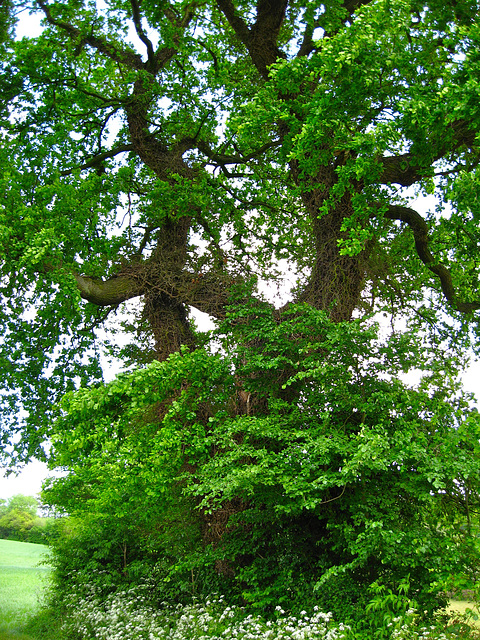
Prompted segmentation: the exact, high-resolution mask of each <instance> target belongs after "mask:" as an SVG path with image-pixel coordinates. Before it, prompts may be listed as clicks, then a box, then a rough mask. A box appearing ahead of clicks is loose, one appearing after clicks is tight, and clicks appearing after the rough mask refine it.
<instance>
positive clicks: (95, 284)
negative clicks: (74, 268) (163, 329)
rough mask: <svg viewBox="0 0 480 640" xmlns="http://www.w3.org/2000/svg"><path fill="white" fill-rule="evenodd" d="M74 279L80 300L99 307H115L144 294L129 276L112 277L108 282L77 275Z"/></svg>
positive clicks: (142, 288)
mask: <svg viewBox="0 0 480 640" xmlns="http://www.w3.org/2000/svg"><path fill="white" fill-rule="evenodd" d="M74 277H75V281H76V283H77V287H78V290H79V291H80V295H81V296H82V298H83V299H84V300H87V301H88V302H91V303H92V304H95V305H97V306H99V307H110V306H117V305H119V304H120V303H122V302H125V301H126V300H130V299H131V298H136V297H137V296H141V295H143V294H144V293H145V287H144V286H143V285H141V284H140V283H139V282H138V281H137V280H136V279H135V278H133V277H131V276H121V275H120V276H114V277H113V278H110V279H109V280H99V279H97V278H90V277H88V276H82V275H79V274H74Z"/></svg>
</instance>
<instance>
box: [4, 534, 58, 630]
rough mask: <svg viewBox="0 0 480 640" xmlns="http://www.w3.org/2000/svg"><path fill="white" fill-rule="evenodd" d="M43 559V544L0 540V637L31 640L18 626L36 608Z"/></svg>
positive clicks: (44, 579) (45, 571)
mask: <svg viewBox="0 0 480 640" xmlns="http://www.w3.org/2000/svg"><path fill="white" fill-rule="evenodd" d="M47 558H48V547H45V546H44V545H41V544H30V543H27V542H15V541H13V540H0V640H31V636H29V635H26V634H23V633H22V628H23V627H24V625H25V623H26V622H27V621H28V620H29V618H31V617H32V616H33V615H34V614H35V613H36V612H37V611H38V609H39V603H40V598H41V595H42V591H43V589H44V587H45V584H46V582H47V578H48V574H49V571H50V568H49V567H48V566H45V565H41V564H40V563H41V562H42V561H45V560H46V559H47Z"/></svg>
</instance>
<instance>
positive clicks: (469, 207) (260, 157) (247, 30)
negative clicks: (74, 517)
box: [0, 0, 480, 604]
mask: <svg viewBox="0 0 480 640" xmlns="http://www.w3.org/2000/svg"><path fill="white" fill-rule="evenodd" d="M479 9H480V7H479V6H478V2H476V1H474V0H465V1H454V0H449V1H447V2H439V1H437V0H423V1H422V2H419V1H417V0H331V1H330V2H325V3H323V4H321V3H313V2H300V1H297V0H257V2H248V1H247V0H241V1H240V0H238V1H236V2H234V1H233V0H211V1H203V0H193V1H182V0H172V1H171V2H166V1H165V2H163V1H162V2H151V0H106V1H105V2H101V3H100V2H95V1H90V2H84V1H83V0H68V1H65V2H50V1H46V0H36V1H35V2H33V1H32V2H29V1H28V0H11V2H10V3H7V4H4V5H2V9H1V14H0V35H1V37H2V42H3V44H2V45H1V47H2V48H1V64H2V75H1V78H0V91H1V94H2V96H3V98H4V99H3V100H2V103H1V105H0V109H1V111H0V117H1V124H0V127H1V139H2V144H1V148H0V154H1V165H2V175H1V177H0V180H1V191H2V194H3V195H2V199H1V210H0V238H1V243H0V252H1V283H2V284H1V287H2V288H1V292H0V294H1V297H2V300H1V302H2V304H1V310H0V313H1V322H2V325H3V332H2V339H1V344H0V349H1V350H0V363H1V366H0V371H1V374H2V376H3V378H2V383H3V392H2V395H1V400H2V403H3V405H2V406H3V408H2V412H3V413H2V424H3V425H4V431H3V438H4V443H5V445H6V450H7V453H8V454H9V455H10V454H11V446H12V445H11V443H12V442H13V446H14V447H15V450H16V456H17V458H19V459H27V458H28V457H29V456H32V455H36V456H42V455H43V454H42V447H43V446H44V443H45V441H46V440H47V439H50V441H51V442H53V449H52V456H53V457H52V459H53V461H54V464H59V465H61V466H64V467H67V468H69V469H70V470H72V473H71V474H70V476H69V478H67V479H65V480H62V481H61V482H60V483H59V484H58V485H57V486H56V488H55V487H53V488H52V489H51V491H52V493H51V500H52V501H53V502H55V501H56V503H57V504H61V505H63V508H65V509H66V510H67V511H69V512H72V511H75V507H74V505H73V504H72V503H71V502H70V498H69V495H70V496H73V495H81V496H83V498H84V501H83V502H82V503H81V504H82V506H81V507H78V508H79V509H80V510H81V509H85V510H88V509H89V508H90V507H87V506H85V505H90V506H92V505H94V506H93V507H92V509H93V510H94V511H98V510H100V512H101V513H103V514H107V515H108V514H110V515H112V513H113V511H115V516H116V517H117V521H118V516H119V515H122V514H123V515H122V517H123V516H124V517H125V520H124V522H125V523H126V524H125V527H126V528H127V529H128V530H129V531H130V530H131V528H132V527H134V528H135V526H137V527H138V528H139V530H140V532H141V535H140V534H139V535H140V538H141V540H142V543H141V545H140V546H142V545H143V550H144V552H145V548H146V547H148V544H149V543H148V542H147V540H149V539H150V538H149V535H150V534H152V529H151V528H150V529H149V530H148V526H147V523H146V522H145V521H144V519H145V518H146V514H150V516H151V518H154V517H155V518H160V519H161V518H162V517H163V518H164V520H163V522H164V523H165V522H166V520H168V522H169V523H170V529H168V527H166V528H164V529H162V527H160V525H159V527H158V528H157V529H156V532H157V533H156V535H157V536H158V535H160V534H158V531H160V529H162V531H163V532H164V535H165V536H166V538H168V540H169V544H171V543H172V540H173V535H172V533H171V530H174V529H175V522H177V523H178V521H179V520H181V517H180V516H179V515H178V509H180V507H179V506H178V505H179V504H181V505H182V507H181V508H182V509H183V511H182V513H186V512H187V511H188V510H189V508H190V507H191V508H192V509H193V511H195V510H196V512H197V513H200V514H201V523H200V524H199V529H198V536H199V539H200V540H201V541H202V544H203V548H204V549H206V548H209V549H210V550H213V551H212V554H213V555H212V556H211V557H210V559H211V562H212V563H214V564H215V567H216V570H217V572H219V573H220V574H221V575H223V576H230V577H231V578H232V579H235V580H236V581H237V584H241V585H243V587H242V588H243V597H244V598H245V599H246V600H251V601H254V600H255V599H257V600H258V599H260V600H262V598H263V600H262V602H266V603H267V604H268V602H270V600H269V597H270V596H269V595H268V593H269V592H268V589H269V588H271V589H273V591H272V593H273V592H274V591H275V589H276V587H275V588H274V587H267V586H265V584H264V582H262V580H263V578H261V577H260V576H263V577H265V576H269V577H271V576H272V575H273V573H275V571H277V573H278V584H279V585H285V584H287V583H288V576H289V575H290V574H291V572H292V571H293V570H294V569H293V567H294V568H295V570H297V571H298V576H303V577H305V576H309V577H308V580H307V579H306V578H305V580H304V582H303V583H302V584H304V585H307V586H305V589H310V588H311V589H316V590H317V591H318V589H320V586H319V585H320V584H323V582H321V580H324V578H325V576H328V575H334V574H335V575H337V577H338V575H340V574H339V573H338V571H340V570H339V567H343V569H342V571H343V574H344V575H347V574H346V572H347V569H348V571H350V572H351V574H349V575H355V576H356V577H357V578H358V576H361V579H362V580H364V581H366V582H367V583H368V582H369V581H370V582H372V581H374V580H376V579H378V578H379V577H380V576H382V579H385V580H387V579H390V578H391V579H392V580H394V581H395V580H397V579H400V577H402V576H403V577H404V576H405V573H406V572H407V571H408V567H413V568H414V569H412V571H413V572H416V573H415V576H416V577H415V580H417V582H418V584H420V583H422V584H423V582H425V583H429V584H430V582H432V580H431V573H429V572H431V571H432V570H433V569H432V566H433V567H436V569H435V570H437V569H438V575H440V573H441V567H440V555H441V553H443V552H444V556H445V557H446V556H448V558H449V560H448V562H447V561H446V560H445V563H446V564H445V566H447V565H448V567H450V568H452V567H453V566H454V565H455V563H456V562H459V558H460V557H461V555H462V554H461V553H460V552H458V544H459V543H458V539H457V538H456V537H455V533H454V532H455V531H456V530H458V528H457V529H456V527H457V524H458V522H454V520H455V517H454V516H453V515H452V521H451V522H450V524H448V525H447V523H446V521H445V520H444V525H443V528H441V527H440V528H439V527H438V526H437V525H438V520H439V519H442V518H444V515H441V514H442V513H443V511H442V509H443V507H444V506H445V504H447V503H448V504H449V505H457V507H458V508H459V509H460V511H461V512H462V513H464V514H465V513H466V512H468V504H470V503H468V500H470V502H471V501H472V500H473V499H474V497H475V495H476V486H477V484H476V482H477V477H478V471H477V470H476V467H475V464H474V460H475V457H476V456H477V449H478V434H477V431H478V426H477V424H478V420H477V417H476V413H475V412H474V411H472V410H471V409H470V408H469V405H468V403H467V402H466V400H465V399H464V398H463V397H462V396H461V394H460V393H459V388H458V383H457V382H456V379H455V375H456V373H457V371H458V370H459V368H460V367H461V365H462V363H463V360H464V356H465V350H466V349H467V348H471V347H473V348H474V349H475V348H476V340H475V338H476V336H477V331H478V311H479V310H480V287H479V260H480V253H479V248H478V245H479V241H480V229H479V217H480V208H479V185H480V182H479V180H480V173H479V168H478V163H479V159H480V142H479V132H480V100H479V97H480V96H479V93H480V91H479V85H480V80H479V78H480V53H479V52H480V46H479V45H480V22H479V20H478V14H479ZM24 10H28V11H30V12H35V13H38V14H40V15H41V16H42V19H43V25H44V29H43V31H42V33H41V35H39V36H38V37H36V38H22V39H15V37H14V34H15V20H16V16H18V15H20V14H21V12H22V11H24ZM422 197H423V201H422V200H419V198H422ZM286 273H287V274H288V278H286V276H285V274H286ZM292 281H293V282H294V284H291V283H292ZM289 282H290V284H289ZM278 291H280V292H281V296H282V298H281V301H280V298H279V297H278V296H275V295H274V294H275V293H276V292H278ZM262 292H263V293H262ZM192 309H196V310H199V311H201V312H204V313H206V314H208V315H209V316H210V318H211V319H212V320H213V321H214V323H215V327H216V329H215V331H214V333H213V334H212V335H210V334H205V333H202V332H201V331H198V330H197V329H196V328H195V326H194V323H193V322H192V319H191V316H190V314H191V310H192ZM379 314H383V315H384V316H385V317H387V319H389V320H390V326H391V335H390V336H389V337H383V335H379V333H378V328H377V329H376V328H375V322H374V319H375V318H378V317H379ZM381 331H382V332H385V331H386V330H385V328H382V329H381ZM125 334H130V339H129V340H128V341H126V340H125V339H124V336H125ZM108 358H114V359H117V360H120V361H121V362H122V363H123V366H124V368H125V371H126V373H124V375H123V376H121V377H120V378H118V379H117V380H116V381H114V382H111V383H109V384H107V385H102V384H100V382H101V381H102V376H103V373H102V367H105V366H107V367H108V364H107V365H105V363H106V362H107V361H108ZM149 363H150V364H149ZM412 370H414V371H417V372H418V371H423V380H422V382H421V383H420V384H419V385H418V387H417V388H415V389H412V388H409V387H408V386H407V385H406V383H405V381H404V377H403V376H404V374H405V373H406V372H408V371H412ZM81 386H83V390H82V391H80V392H79V393H77V394H72V393H71V392H73V391H74V390H75V389H78V388H79V387H81ZM65 394H67V395H66V396H65ZM63 396H65V397H64V399H63V400H62V401H61V402H60V399H61V398H62V397H63ZM20 408H22V409H23V411H22V412H20V411H19V409H20ZM12 438H13V440H12ZM453 450H455V451H462V452H463V454H462V456H460V457H456V458H452V455H451V453H452V451H453ZM73 489H75V491H74V492H73V493H72V491H73ZM76 491H78V494H75V492H76ZM142 491H143V492H146V493H145V494H144V495H147V496H148V495H150V497H151V502H150V507H149V509H150V510H149V509H146V508H145V501H143V502H142V501H138V496H139V495H140V494H141V493H142ZM378 491H381V494H382V496H383V498H382V500H380V501H379V500H378V499H377V498H376V497H375V496H376V492H378ZM69 492H70V493H69ZM134 496H137V501H136V502H135V499H134ZM161 496H163V498H162V499H164V502H163V503H162V501H161V499H160V498H161ZM167 496H168V498H167ZM180 496H181V498H180ZM127 498H128V499H127ZM129 500H130V501H131V502H128V501H129ZM132 501H133V502H132ZM431 501H433V503H431ZM127 503H128V504H130V507H131V508H130V507H129V509H128V510H126V511H125V508H124V506H122V505H125V504H127ZM152 504H155V505H157V506H156V507H155V509H156V512H155V513H156V515H155V514H152V512H151V508H153V507H152ZM427 504H428V505H429V506H428V508H426V505H427ZM112 505H116V506H115V507H114V506H112ZM158 505H163V506H158ZM188 505H190V507H189V506H188ZM192 505H193V506H192ZM432 505H433V506H432ZM442 505H443V506H442ZM176 509H177V511H176ZM162 514H163V515H162ZM165 514H168V515H165ZM182 517H183V516H182ZM165 518H166V520H165ZM122 522H123V521H122ZM272 522H275V523H276V524H275V527H276V532H277V533H276V534H275V535H274V533H273V532H272V529H271V528H270V529H269V528H268V526H269V525H268V523H270V524H271V523H272ZM228 523H230V524H228ZM233 523H237V524H236V525H234V524H233ZM167 529H168V530H169V531H170V533H169V534H167V533H165V531H167ZM147 530H148V531H149V533H148V535H147ZM252 531H255V532H257V533H255V534H254V535H253V534H252ZM137 533H138V530H137ZM162 535H163V534H162ZM228 535H230V537H231V541H230V546H229V547H228V548H227V547H226V546H224V545H223V546H222V544H223V543H222V541H223V539H224V538H225V536H227V537H228ZM269 535H270V537H268V536H269ZM192 536H193V534H192ZM252 536H253V537H252ZM160 537H161V536H160ZM162 540H163V542H162V541H159V539H158V537H157V540H156V544H157V545H160V546H161V544H165V545H167V543H166V542H165V539H163V538H162ZM189 540H190V542H189V543H188V544H190V545H192V546H191V547H189V549H192V548H196V547H195V544H194V540H195V536H193V537H192V538H191V539H190V538H189ZM248 540H249V542H248ZM419 540H421V541H422V543H421V544H419V542H418V541H419ZM177 543H178V544H177V547H176V548H177V550H176V551H175V552H173V551H171V548H170V552H171V554H172V560H171V563H172V564H171V566H176V567H177V568H178V567H179V566H180V565H181V562H180V560H179V558H183V559H184V555H185V553H186V551H185V548H186V547H182V549H183V550H179V547H181V546H182V545H181V544H180V542H178V541H177ZM457 543H458V544H457ZM185 544H187V543H185ZM167 546H168V545H167ZM187 546H188V545H187ZM412 549H422V552H421V553H417V551H415V553H414V552H413V551H412ZM454 549H455V550H456V551H455V552H454V551H453V550H454ZM240 550H242V552H241V553H240ZM139 553H140V552H139ZM192 553H193V552H192ZM175 554H176V555H175ZM182 554H184V555H183V556H182ZM412 554H413V555H412ZM422 554H423V555H422ZM240 556H241V558H240ZM279 557H281V559H282V561H281V562H280V564H278V562H277V561H278V558H279ZM463 557H466V556H465V554H464V556H463ZM192 558H193V555H192V556H191V557H190V562H191V564H190V565H188V566H189V568H191V567H192V566H193V564H195V563H194V561H193V560H192ZM202 558H203V560H202V562H205V556H202ZM239 558H240V559H239ZM253 558H254V559H255V560H252V559H253ZM262 558H263V564H262ZM273 558H274V559H276V560H275V562H277V564H276V565H275V568H274V567H273V566H272V565H271V563H272V562H274V560H273ZM402 558H403V559H402ZM406 558H408V560H407V559H406ZM124 560H125V558H124ZM197 560H198V557H197ZM182 561H183V560H182ZM125 562H126V561H125ZM179 563H180V564H179ZM192 563H193V564H192ZM389 563H391V567H392V568H391V571H390V574H388V575H389V576H390V577H388V576H387V573H388V572H387V571H386V569H385V567H386V566H387V565H389ZM409 563H410V564H409ZM187 564H188V563H187ZM182 566H184V568H185V567H186V566H187V565H182ZM252 567H253V568H252ZM445 570H446V569H445ZM335 572H337V573H335ZM192 575H193V574H192ZM438 575H437V578H438ZM312 576H313V577H312ZM321 576H324V578H321ZM392 576H393V577H392ZM429 576H430V577H429ZM266 579H267V578H265V580H266ZM325 579H326V578H325ZM358 579H360V578H358ZM345 580H346V578H345ZM412 580H413V578H412ZM422 581H423V582H422ZM267 582H268V580H267ZM312 585H313V586H312ZM279 590H281V586H279V588H278V589H277V591H275V594H277V593H278V592H279ZM332 593H333V592H332ZM272 598H273V596H272Z"/></svg>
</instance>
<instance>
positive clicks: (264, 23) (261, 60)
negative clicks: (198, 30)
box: [217, 0, 288, 79]
mask: <svg viewBox="0 0 480 640" xmlns="http://www.w3.org/2000/svg"><path fill="white" fill-rule="evenodd" d="M217 5H218V7H219V9H220V11H222V13H223V14H224V16H225V17H226V19H227V21H228V23H229V24H230V26H231V27H232V29H233V30H234V31H235V34H236V35H237V37H238V39H239V40H240V41H241V42H242V43H243V44H244V45H245V46H246V48H247V50H248V53H249V54H250V57H251V59H252V62H253V64H254V65H255V67H256V68H257V70H258V72H259V73H260V75H261V76H262V77H263V78H265V79H266V78H268V73H269V72H268V67H269V66H270V65H271V64H273V63H274V62H276V61H277V60H278V58H286V55H285V53H284V52H283V51H282V50H281V49H279V47H278V46H277V40H278V35H279V33H280V29H281V26H282V23H283V20H284V18H285V11H286V9H287V5H288V0H257V19H256V21H255V24H254V25H253V26H252V28H251V29H249V28H248V26H247V24H246V23H245V21H244V20H243V19H242V18H241V17H240V16H239V15H238V14H237V12H236V10H235V6H234V4H233V2H232V0H217Z"/></svg>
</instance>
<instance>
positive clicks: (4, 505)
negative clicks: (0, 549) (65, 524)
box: [0, 494, 54, 544]
mask: <svg viewBox="0 0 480 640" xmlns="http://www.w3.org/2000/svg"><path fill="white" fill-rule="evenodd" d="M38 508H39V503H38V500H37V499H36V498H34V497H32V496H24V495H21V494H19V495H16V496H13V497H11V498H10V499H8V500H5V499H2V498H0V538H2V539H6V540H18V541H20V542H34V543H37V544H47V543H48V541H49V539H50V538H51V536H52V532H53V524H54V519H53V518H49V517H42V516H39V515H38Z"/></svg>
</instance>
